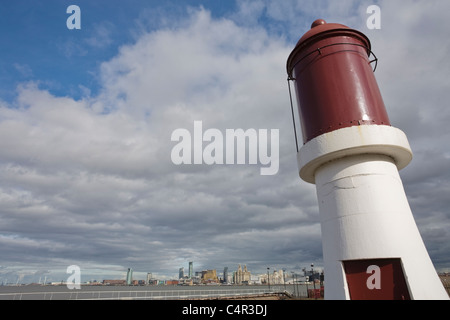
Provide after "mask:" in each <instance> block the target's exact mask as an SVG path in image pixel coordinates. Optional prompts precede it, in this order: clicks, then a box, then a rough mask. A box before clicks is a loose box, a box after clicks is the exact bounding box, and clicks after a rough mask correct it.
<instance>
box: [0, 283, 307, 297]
mask: <svg viewBox="0 0 450 320" xmlns="http://www.w3.org/2000/svg"><path fill="white" fill-rule="evenodd" d="M295 287H296V288H295ZM295 287H294V286H292V285H288V286H287V287H285V286H283V285H275V286H271V288H270V289H269V288H268V287H265V286H264V287H260V288H258V287H239V288H230V289H227V288H223V287H222V288H220V289H211V288H201V289H196V288H190V289H181V288H180V289H178V288H177V289H175V288H174V289H165V290H157V289H156V288H153V289H152V290H145V289H144V288H139V289H134V290H132V289H130V290H127V289H125V288H122V289H120V290H108V289H106V288H105V289H104V290H95V288H91V289H92V290H91V289H89V290H83V289H82V290H64V291H36V292H12V293H0V300H184V299H214V298H217V299H220V298H233V297H244V298H245V297H248V296H258V295H260V296H262V295H276V294H285V293H286V294H287V295H289V296H291V297H306V295H307V293H306V290H299V286H295ZM300 291H301V292H300Z"/></svg>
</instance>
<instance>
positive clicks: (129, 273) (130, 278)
mask: <svg viewBox="0 0 450 320" xmlns="http://www.w3.org/2000/svg"><path fill="white" fill-rule="evenodd" d="M132 282H133V269H131V268H128V270H127V285H129V286H130V285H131V283H132Z"/></svg>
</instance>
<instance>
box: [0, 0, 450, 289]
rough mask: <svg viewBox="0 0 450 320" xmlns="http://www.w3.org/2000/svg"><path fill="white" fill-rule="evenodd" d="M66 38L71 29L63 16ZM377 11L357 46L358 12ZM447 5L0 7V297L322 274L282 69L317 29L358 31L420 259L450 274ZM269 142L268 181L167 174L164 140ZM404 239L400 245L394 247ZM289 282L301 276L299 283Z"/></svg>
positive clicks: (41, 1) (135, 1)
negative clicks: (71, 270)
mask: <svg viewBox="0 0 450 320" xmlns="http://www.w3.org/2000/svg"><path fill="white" fill-rule="evenodd" d="M72 4H76V5H78V6H79V7H80V9H81V29H79V30H77V29H73V30H69V29H68V28H67V26H66V20H67V19H68V18H69V17H70V14H68V13H66V9H67V7H68V6H69V5H72ZM372 4H377V5H379V6H380V8H381V29H379V30H369V29H368V27H367V25H366V20H367V19H368V18H369V15H368V14H367V13H366V9H367V7H368V6H369V5H372ZM448 12H450V2H449V1H444V0H431V1H430V0H427V1H425V0H423V1H392V0H389V1H375V0H371V1H351V0H345V1H332V0H329V1H326V0H320V1H306V0H283V1H271V0H236V1H231V0H230V1H224V0H203V1H200V0H199V1H188V0H177V1H159V0H158V1H153V0H148V1H144V0H130V1H120V0H108V1H101V0H98V1H91V0H89V1H87V0H70V1H65V0H64V1H63V0H35V1H28V0H18V1H2V2H1V3H0V15H1V16H0V17H1V19H0V39H1V44H2V50H0V149H1V150H2V152H0V278H1V279H0V283H1V282H5V281H8V282H16V281H17V280H18V279H19V280H20V281H23V282H31V281H38V280H39V278H40V277H42V278H43V277H45V276H46V277H47V280H49V279H50V280H53V281H61V279H64V278H66V277H67V276H68V275H67V274H66V268H67V267H68V266H70V265H74V264H75V265H78V266H80V268H81V273H82V274H81V276H82V281H86V280H90V279H98V280H101V279H105V278H121V277H123V276H124V273H125V272H126V269H127V268H129V267H131V268H133V270H135V275H136V278H140V279H144V278H145V274H146V273H147V272H152V273H153V274H154V275H155V276H156V277H160V278H164V277H175V276H176V275H177V274H178V268H180V267H184V268H185V269H186V270H187V268H188V262H189V261H194V269H195V270H196V271H201V270H202V269H217V270H218V272H221V271H222V270H223V268H224V267H225V266H228V267H229V269H230V270H235V269H237V265H238V264H246V265H247V266H248V269H249V270H250V271H251V272H252V273H255V274H257V273H264V272H265V270H266V268H267V267H270V268H286V269H287V270H289V271H291V270H294V269H295V268H299V267H307V266H309V265H310V264H311V263H314V264H315V265H316V266H318V267H320V266H322V264H323V262H322V245H321V234H320V223H319V216H318V208H317V199H316V195H315V187H314V186H313V185H310V184H308V183H306V182H303V181H302V180H300V178H299V177H298V173H297V164H296V155H295V143H294V136H293V129H292V120H291V114H290V106H289V95H288V90H287V84H286V78H287V75H286V69H285V64H286V60H287V57H288V55H289V53H290V52H291V50H292V49H293V48H294V46H295V43H296V42H297V40H298V39H299V38H300V37H301V35H303V33H305V32H306V31H307V30H308V29H309V28H310V25H311V23H312V21H314V20H315V19H317V18H323V19H325V20H327V21H328V22H337V23H342V24H345V25H348V26H350V27H352V28H355V29H358V30H360V31H362V32H364V33H365V34H366V35H367V36H368V37H369V38H370V39H371V42H372V49H373V51H374V52H375V54H376V55H377V57H378V58H379V63H378V69H377V71H376V73H375V75H376V77H377V80H378V82H379V86H380V89H381V92H382V95H383V99H384V101H385V104H386V108H387V111H388V114H389V117H390V120H391V123H392V124H393V125H394V126H396V127H398V128H400V129H402V130H403V131H404V132H405V133H406V134H407V136H408V138H409V142H410V144H411V147H412V149H413V152H414V159H413V161H412V163H411V164H410V165H409V166H408V167H407V168H405V169H404V170H402V171H401V176H402V179H403V182H404V186H405V190H406V193H407V196H408V199H409V201H410V205H411V208H412V211H413V214H414V217H415V219H416V222H417V225H418V227H419V230H420V232H421V234H422V237H423V239H424V242H425V244H426V246H427V248H428V251H429V254H430V256H431V258H432V260H433V262H434V264H435V267H436V268H437V269H438V270H440V271H443V270H447V271H448V270H449V268H450V228H449V227H450V221H449V217H450V143H449V141H450V126H449V123H450V108H449V105H448V101H449V100H450V90H449V89H450V77H449V74H450V60H449V59H448V56H449V55H450V41H449V38H448V32H449V31H450V20H449V19H448ZM194 121H202V125H203V129H204V130H206V129H208V128H216V129H218V130H220V131H221V132H224V133H225V130H226V129H238V128H242V129H244V130H247V129H250V128H252V129H255V130H257V131H258V130H263V129H268V130H271V129H277V130H279V170H278V172H277V174H275V175H265V176H264V175H261V174H260V168H261V163H258V164H256V165H255V164H253V165H252V164H246V165H245V164H241V165H238V164H234V165H233V164H226V165H218V164H215V165H206V164H203V165H199V164H197V165H175V164H174V163H173V162H172V159H171V151H172V149H173V148H174V146H175V145H176V144H177V142H174V141H172V140H171V135H172V132H174V130H176V129H179V128H184V129H186V130H188V131H189V132H192V133H193V132H194ZM399 231H401V230H399ZM296 270H298V269H296Z"/></svg>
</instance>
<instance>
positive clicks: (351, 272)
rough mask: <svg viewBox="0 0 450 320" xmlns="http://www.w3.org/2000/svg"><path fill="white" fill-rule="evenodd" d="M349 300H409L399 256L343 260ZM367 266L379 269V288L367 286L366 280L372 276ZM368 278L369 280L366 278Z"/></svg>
mask: <svg viewBox="0 0 450 320" xmlns="http://www.w3.org/2000/svg"><path fill="white" fill-rule="evenodd" d="M343 263H344V270H345V275H346V278H347V285H348V290H349V294H350V299H351V300H411V297H410V294H409V290H408V286H407V285H406V280H405V276H404V273H403V268H402V265H401V260H400V259H399V258H387V259H367V260H366V259H363V260H348V261H343ZM369 266H377V267H378V268H379V270H380V274H379V275H377V276H379V281H380V284H379V288H369V287H368V286H367V281H369V282H371V279H369V277H371V276H374V275H373V274H372V273H371V272H368V271H367V270H368V268H369ZM368 279H369V280H368Z"/></svg>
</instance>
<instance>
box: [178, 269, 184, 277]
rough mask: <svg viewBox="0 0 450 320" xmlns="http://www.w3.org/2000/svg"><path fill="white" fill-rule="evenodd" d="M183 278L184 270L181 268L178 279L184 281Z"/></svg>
mask: <svg viewBox="0 0 450 320" xmlns="http://www.w3.org/2000/svg"><path fill="white" fill-rule="evenodd" d="M183 278H184V268H183V267H181V268H180V269H179V270H178V279H183Z"/></svg>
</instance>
